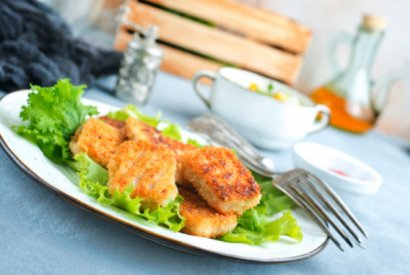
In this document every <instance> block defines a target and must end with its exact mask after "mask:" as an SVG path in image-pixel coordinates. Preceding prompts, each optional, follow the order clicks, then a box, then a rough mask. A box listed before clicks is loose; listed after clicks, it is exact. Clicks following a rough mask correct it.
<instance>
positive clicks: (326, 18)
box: [43, 0, 410, 140]
mask: <svg viewBox="0 0 410 275" xmlns="http://www.w3.org/2000/svg"><path fill="white" fill-rule="evenodd" d="M192 1H194V0H192ZM43 2H46V3H49V4H51V5H54V6H55V7H57V9H58V10H60V12H61V13H62V15H63V17H65V18H66V20H68V21H69V23H70V24H71V25H73V26H74V29H75V30H76V32H77V33H78V34H79V35H82V34H87V35H86V38H87V39H88V40H90V41H94V42H95V41H99V43H101V44H102V45H105V46H108V47H109V46H112V42H113V33H114V32H115V15H116V12H117V10H118V6H119V5H120V4H121V3H122V2H123V1H122V0H71V1H65V0H43ZM238 2H241V3H244V4H247V5H250V6H254V7H259V8H264V9H268V10H271V11H274V12H277V13H280V14H284V15H287V16H289V17H291V18H293V19H295V20H297V21H299V22H301V23H303V24H304V25H307V26H308V27H310V28H311V29H312V30H313V40H312V42H311V45H310V47H309V50H308V52H307V53H306V58H305V63H304V65H303V67H302V70H301V72H300V76H299V80H298V82H297V84H296V88H298V89H299V90H300V91H302V92H304V93H309V92H311V91H312V90H313V89H314V88H315V87H318V86H319V85H321V84H323V83H324V82H326V81H328V80H329V79H330V78H331V77H332V76H333V73H332V70H331V64H330V60H329V55H330V53H329V45H330V43H331V42H332V41H333V39H335V37H336V36H337V35H338V34H340V33H341V32H349V33H354V32H355V31H356V28H357V26H358V25H359V24H360V21H361V17H362V15H363V14H364V13H371V14H375V15H381V16H385V17H386V18H387V20H388V27H387V31H386V36H385V37H384V40H383V42H382V44H381V46H380V48H379V51H378V53H377V56H376V60H375V64H374V68H373V76H374V78H375V79H377V78H378V77H380V76H382V75H383V74H384V73H386V72H388V71H389V70H391V69H394V68H397V67H399V66H401V65H403V63H404V62H406V60H407V61H408V62H410V50H409V49H410V38H409V32H410V16H409V11H410V1H409V0H390V1H384V0H334V1H328V0H293V1H288V0H238ZM84 21H85V22H87V23H88V24H84ZM94 37H96V38H98V39H94ZM348 53H349V51H348V48H347V47H342V48H341V49H340V51H339V52H338V57H339V59H340V60H341V62H342V63H343V61H345V62H346V61H347V56H348ZM377 127H378V129H379V130H380V131H382V132H387V133H389V134H393V135H397V136H400V137H402V138H405V139H408V140H410V76H409V77H408V79H407V80H405V81H401V82H399V83H397V84H396V85H395V86H394V87H393V89H392V92H391V94H390V98H389V101H388V104H387V106H386V107H385V110H384V112H383V114H382V115H381V117H380V119H379V121H378V125H377Z"/></svg>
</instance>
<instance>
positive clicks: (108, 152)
mask: <svg viewBox="0 0 410 275" xmlns="http://www.w3.org/2000/svg"><path fill="white" fill-rule="evenodd" d="M122 141H123V138H122V134H121V131H120V130H118V129H116V128H114V127H112V126H110V125H109V124H107V123H105V122H104V121H102V120H99V119H95V118H90V119H89V120H88V121H86V122H85V123H84V124H83V125H82V126H81V127H80V128H79V129H77V131H76V133H75V135H74V136H73V138H72V140H71V142H70V145H69V147H70V150H71V152H73V154H78V153H86V154H87V155H88V156H89V157H90V158H91V159H92V160H94V161H95V162H97V163H99V164H100V165H102V166H104V167H106V166H107V164H108V161H109V160H110V158H111V157H112V155H113V154H114V152H115V149H116V148H117V146H118V145H119V144H120V143H121V142H122Z"/></svg>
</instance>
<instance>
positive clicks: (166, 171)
mask: <svg viewBox="0 0 410 275" xmlns="http://www.w3.org/2000/svg"><path fill="white" fill-rule="evenodd" d="M175 170H176V160H175V157H174V153H173V152H172V151H171V150H169V149H168V148H166V147H165V146H163V145H156V144H153V143H149V142H145V141H135V140H134V141H125V142H123V143H122V144H121V145H120V146H118V148H117V150H116V153H115V154H114V156H113V157H112V158H111V160H110V162H109V163H108V175H109V182H108V189H109V191H110V192H111V193H114V192H115V191H116V190H118V191H119V192H123V191H124V190H125V189H126V188H132V193H131V197H140V198H142V199H143V206H144V207H149V208H151V209H154V208H156V207H157V206H158V205H160V206H164V205H166V204H168V202H170V201H171V200H173V199H175V197H176V196H177V194H178V189H177V187H176V185H175Z"/></svg>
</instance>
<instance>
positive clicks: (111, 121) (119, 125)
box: [98, 116, 125, 130]
mask: <svg viewBox="0 0 410 275" xmlns="http://www.w3.org/2000/svg"><path fill="white" fill-rule="evenodd" d="M98 119H100V120H102V121H104V122H105V123H108V124H109V125H111V126H112V127H114V128H117V129H120V130H121V129H123V128H124V126H125V121H121V120H117V119H113V118H110V117H108V116H101V117H99V118H98Z"/></svg>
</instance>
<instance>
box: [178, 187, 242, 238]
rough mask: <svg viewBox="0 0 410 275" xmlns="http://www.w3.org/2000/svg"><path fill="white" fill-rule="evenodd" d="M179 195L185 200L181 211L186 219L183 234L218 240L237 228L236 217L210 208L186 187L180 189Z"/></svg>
mask: <svg viewBox="0 0 410 275" xmlns="http://www.w3.org/2000/svg"><path fill="white" fill-rule="evenodd" d="M179 194H180V195H181V196H182V197H183V198H184V202H183V203H182V204H181V207H180V209H179V211H180V213H181V215H182V216H183V217H184V218H185V227H184V228H183V229H182V231H183V232H185V233H187V234H190V235H195V236H200V237H205V238H216V237H219V236H222V235H224V234H226V233H228V232H229V231H232V230H233V229H234V228H235V227H236V225H237V217H236V215H234V214H222V213H219V212H218V211H216V210H214V209H212V208H210V207H209V206H208V204H207V203H206V202H205V201H204V200H203V199H202V198H201V197H200V196H198V195H197V194H196V193H194V192H192V191H190V190H188V189H186V188H184V187H179Z"/></svg>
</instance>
